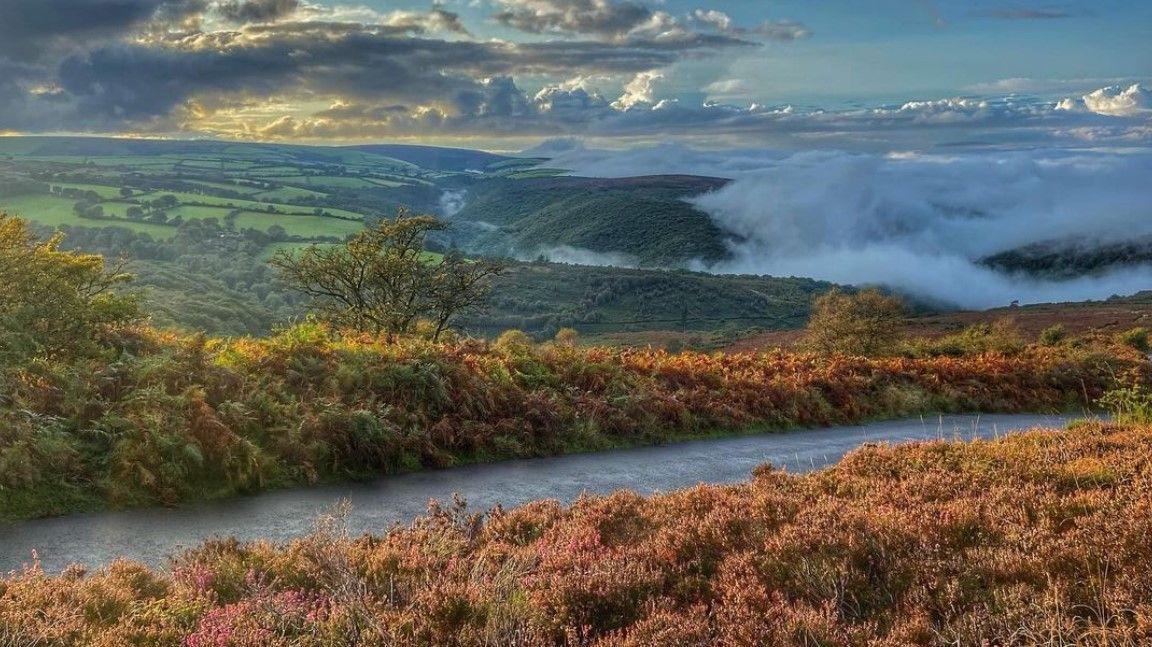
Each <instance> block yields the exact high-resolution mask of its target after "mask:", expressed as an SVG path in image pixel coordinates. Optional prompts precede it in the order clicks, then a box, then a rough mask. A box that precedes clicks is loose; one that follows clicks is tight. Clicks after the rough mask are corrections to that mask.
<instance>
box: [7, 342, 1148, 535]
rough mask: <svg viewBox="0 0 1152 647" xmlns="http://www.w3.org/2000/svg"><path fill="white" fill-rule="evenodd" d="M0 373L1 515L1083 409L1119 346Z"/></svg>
mask: <svg viewBox="0 0 1152 647" xmlns="http://www.w3.org/2000/svg"><path fill="white" fill-rule="evenodd" d="M102 335H103V338H102V343H104V344H105V345H106V346H107V350H106V351H104V352H103V353H101V354H97V355H93V356H85V357H79V358H61V359H54V358H51V357H39V358H34V359H30V360H27V361H25V362H23V363H20V364H18V365H16V366H14V367H12V368H10V369H9V370H8V371H7V372H6V373H5V375H4V391H5V398H6V399H5V401H4V402H3V406H2V407H0V491H2V492H3V493H4V495H5V496H4V497H2V498H0V516H4V517H8V518H19V517H27V516H34V515H48V514H57V513H63V512H68V511H72V510H78V509H87V508H92V507H97V506H106V505H116V506H122V505H143V504H155V503H160V504H176V503H179V502H182V501H189V500H199V499H205V498H215V497H221V496H227V495H231V494H236V493H242V492H251V491H256V490H261V489H265V488H270V487H278V486H284V485H288V484H308V483H316V482H319V481H325V480H334V479H349V478H367V477H372V476H377V475H381V474H389V473H396V472H401V471H410V470H419V469H429V468H442V467H448V466H452V465H456V464H460V463H464V462H474V461H487V460H496V459H501V458H511V457H529V456H541V455H551V454H558V453H563V452H572V451H589V450H595V449H602V448H607V447H614V446H623V445H638V444H651V443H659V442H665V441H669V440H674V439H677V438H685V437H689V436H696V435H701V434H711V433H722V432H728V433H733V432H738V431H758V430H766V429H781V428H786V427H793V426H809V425H813V426H814V425H830V424H840V423H848V422H857V421H862V420H867V419H872V418H881V417H892V416H900V415H909V414H914V413H918V412H935V411H962V412H975V411H1001V412H1011V411H1054V410H1066V409H1069V408H1077V407H1079V408H1082V407H1084V406H1086V403H1089V402H1092V401H1094V400H1095V398H1097V397H1098V396H1099V395H1100V394H1101V393H1103V392H1104V391H1105V390H1107V389H1108V388H1109V387H1110V386H1111V385H1112V384H1113V383H1114V376H1115V375H1116V374H1117V373H1118V372H1121V371H1124V370H1128V369H1130V368H1132V367H1134V366H1136V365H1137V362H1138V361H1139V356H1138V355H1137V354H1136V353H1135V352H1134V351H1131V350H1126V349H1124V348H1121V347H1114V348H1099V349H1093V348H1092V347H1087V346H1086V347H1080V348H1078V347H1071V346H1068V347H1061V348H1049V347H1030V348H1026V349H1024V350H1022V351H1019V352H1015V353H1013V354H997V353H987V354H979V355H973V356H966V357H929V358H900V357H892V358H862V357H850V356H818V355H811V354H794V353H787V352H783V351H775V352H769V353H741V354H719V353H717V354H700V353H690V352H686V353H680V354H669V353H667V352H665V351H662V350H652V349H610V348H599V347H590V348H582V347H578V346H576V345H574V344H572V343H570V341H569V342H566V341H564V340H561V341H558V342H553V343H549V344H533V343H531V341H530V340H528V339H527V338H526V337H525V336H523V335H522V334H516V333H509V334H507V335H505V336H503V337H502V338H501V339H499V340H497V341H496V342H485V341H480V340H472V339H465V340H457V341H450V342H446V343H432V342H430V341H426V340H423V339H419V338H414V337H413V338H403V339H400V340H397V341H394V342H388V341H387V340H386V339H384V338H383V337H380V336H375V335H368V334H353V333H343V334H340V333H337V332H334V331H332V330H331V329H329V328H327V327H324V326H321V325H315V324H305V325H299V326H296V327H292V328H289V329H286V330H284V331H282V332H281V333H279V334H277V335H274V336H271V337H268V338H258V339H253V338H238V339H212V338H206V337H203V336H198V335H190V336H189V335H180V334H176V333H172V332H163V331H158V330H155V329H151V328H148V327H142V326H126V327H122V328H118V329H115V330H111V331H106V332H105V333H102Z"/></svg>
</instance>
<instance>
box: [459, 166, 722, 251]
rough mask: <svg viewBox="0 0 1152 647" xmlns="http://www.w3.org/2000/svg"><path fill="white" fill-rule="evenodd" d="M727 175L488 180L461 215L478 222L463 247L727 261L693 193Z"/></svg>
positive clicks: (472, 192) (479, 185)
mask: <svg viewBox="0 0 1152 647" xmlns="http://www.w3.org/2000/svg"><path fill="white" fill-rule="evenodd" d="M725 183H726V180H722V179H717V178H704V177H693V176H680V175H670V176H651V177H638V178H622V179H595V178H578V177H555V178H524V179H506V178H499V179H488V180H484V181H482V182H479V183H477V184H474V185H473V186H472V187H471V188H469V189H468V194H467V198H466V204H465V206H464V208H463V209H462V210H461V211H460V212H459V213H457V214H456V215H455V216H454V218H453V220H454V221H455V222H457V223H462V224H465V225H467V224H471V225H473V229H472V231H473V232H475V233H474V235H473V237H472V238H464V239H462V240H461V241H460V244H461V246H462V247H464V248H465V249H468V250H470V251H474V252H477V253H498V254H503V255H508V256H514V257H520V258H531V257H534V256H536V255H538V254H545V255H547V251H548V250H549V249H554V248H557V247H573V248H578V249H581V250H588V251H591V252H598V253H617V254H626V255H627V256H629V257H631V258H633V259H635V262H636V264H638V265H641V266H673V267H674V266H683V265H684V264H686V263H687V262H689V261H691V260H695V259H699V260H704V261H714V260H719V259H722V258H724V257H725V256H726V255H727V249H726V247H725V244H724V234H723V233H722V232H721V230H720V229H719V228H718V227H716V225H715V224H713V223H712V220H711V219H710V218H709V217H708V215H707V214H705V213H704V212H702V211H699V210H698V209H696V208H695V207H693V206H692V205H691V204H689V203H688V202H685V200H684V199H685V198H687V197H691V196H694V195H699V194H701V193H705V192H708V191H712V190H715V189H717V188H719V187H721V186H723V185H724V184H725Z"/></svg>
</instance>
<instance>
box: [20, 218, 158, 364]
mask: <svg viewBox="0 0 1152 647" xmlns="http://www.w3.org/2000/svg"><path fill="white" fill-rule="evenodd" d="M62 240H63V235H62V234H59V233H58V234H56V235H54V236H52V237H51V238H49V239H48V240H47V241H39V240H37V239H36V237H35V236H33V234H32V233H31V231H29V229H28V226H27V224H26V223H25V222H24V221H23V220H19V219H17V218H12V217H9V216H7V215H4V214H0V276H2V277H4V280H3V281H0V356H5V357H8V358H11V357H12V356H24V355H30V354H39V355H45V356H58V355H75V354H82V353H84V352H87V351H90V350H92V349H93V348H95V347H96V346H97V344H98V342H97V339H98V337H99V335H100V333H101V332H102V331H104V330H106V329H107V328H108V327H110V326H114V325H117V324H122V323H126V322H128V321H131V320H134V319H136V318H137V317H138V316H139V310H138V308H137V300H136V298H135V297H134V296H133V295H125V294H121V293H118V292H117V291H116V287H117V286H118V285H120V284H122V283H125V282H127V281H129V280H131V276H130V275H128V274H126V273H124V272H123V271H122V267H120V266H114V267H112V268H108V267H106V266H105V262H104V257H102V256H99V255H94V254H81V253H79V252H72V251H61V250H60V243H61V241H62Z"/></svg>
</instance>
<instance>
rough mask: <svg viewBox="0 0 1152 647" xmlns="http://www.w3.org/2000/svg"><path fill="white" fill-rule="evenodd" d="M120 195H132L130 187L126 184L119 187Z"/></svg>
mask: <svg viewBox="0 0 1152 647" xmlns="http://www.w3.org/2000/svg"><path fill="white" fill-rule="evenodd" d="M120 197H121V198H131V197H132V189H129V188H128V187H126V186H122V187H120Z"/></svg>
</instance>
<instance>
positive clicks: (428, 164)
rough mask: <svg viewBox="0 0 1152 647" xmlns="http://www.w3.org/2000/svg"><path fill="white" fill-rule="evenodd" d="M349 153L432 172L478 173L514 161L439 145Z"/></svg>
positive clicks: (378, 147)
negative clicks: (387, 159)
mask: <svg viewBox="0 0 1152 647" xmlns="http://www.w3.org/2000/svg"><path fill="white" fill-rule="evenodd" d="M348 148H350V149H352V150H358V151H363V152H365V153H372V154H373V155H383V156H385V157H391V158H393V159H398V160H403V161H405V162H410V163H412V164H415V165H417V166H421V167H423V168H427V169H432V170H436V171H473V170H475V171H482V170H484V169H485V168H487V167H488V166H491V165H493V164H500V163H502V162H506V161H508V160H513V159H515V158H513V157H508V156H506V155H497V154H495V153H488V152H485V151H477V150H470V149H467V148H443V147H440V146H413V145H408V144H372V145H367V146H349V147H348Z"/></svg>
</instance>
